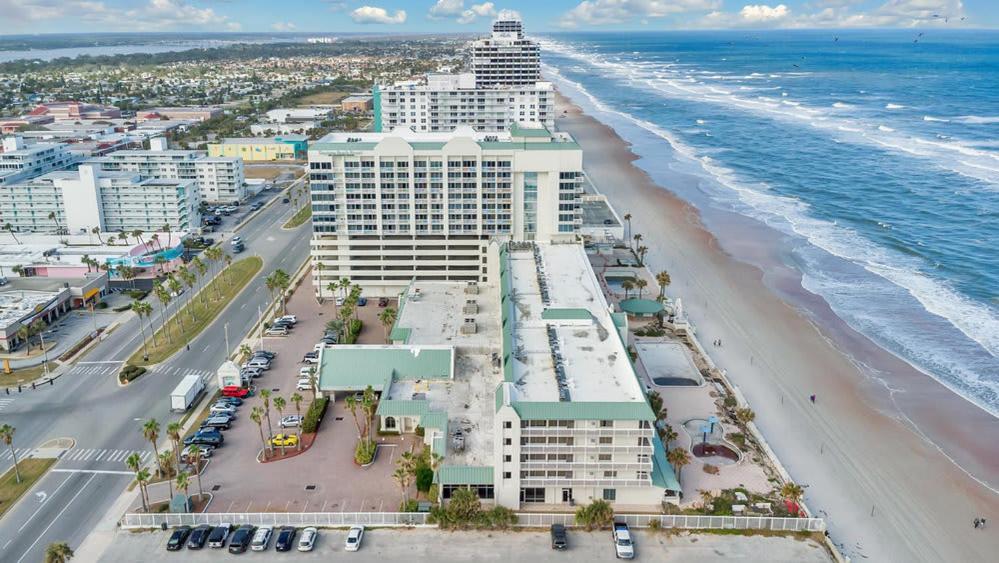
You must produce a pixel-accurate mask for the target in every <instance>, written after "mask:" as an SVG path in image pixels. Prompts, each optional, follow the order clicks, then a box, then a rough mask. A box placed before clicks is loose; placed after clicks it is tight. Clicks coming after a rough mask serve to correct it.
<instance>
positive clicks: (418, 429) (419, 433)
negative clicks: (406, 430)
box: [413, 426, 427, 438]
mask: <svg viewBox="0 0 999 563" xmlns="http://www.w3.org/2000/svg"><path fill="white" fill-rule="evenodd" d="M413 433H414V434H416V435H417V436H419V437H420V438H422V437H424V436H426V435H427V429H426V428H424V427H422V426H417V427H416V430H415V431H414V432H413Z"/></svg>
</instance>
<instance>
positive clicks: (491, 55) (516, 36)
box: [472, 19, 541, 88]
mask: <svg viewBox="0 0 999 563" xmlns="http://www.w3.org/2000/svg"><path fill="white" fill-rule="evenodd" d="M472 72H473V73H474V74H475V85H476V87H477V88H489V87H493V86H500V85H511V86H519V85H529V84H534V83H536V82H539V81H540V80H541V47H539V46H538V44H537V43H535V42H534V41H531V40H530V39H526V38H525V37H524V26H523V23H522V22H521V21H520V20H513V19H507V20H497V21H495V22H493V29H492V34H491V35H490V36H489V37H486V38H483V39H478V40H476V41H473V42H472Z"/></svg>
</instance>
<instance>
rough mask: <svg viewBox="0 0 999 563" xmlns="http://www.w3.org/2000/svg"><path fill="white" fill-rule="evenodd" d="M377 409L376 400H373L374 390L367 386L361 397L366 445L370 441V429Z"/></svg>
mask: <svg viewBox="0 0 999 563" xmlns="http://www.w3.org/2000/svg"><path fill="white" fill-rule="evenodd" d="M377 409H378V400H377V399H376V398H375V390H374V389H372V387H371V386H370V385H368V386H367V387H366V388H365V389H364V394H363V395H361V410H363V411H364V436H365V438H367V440H368V443H369V444H370V443H371V441H372V439H373V438H372V436H371V434H372V432H371V428H372V426H374V424H375V411H376V410H377Z"/></svg>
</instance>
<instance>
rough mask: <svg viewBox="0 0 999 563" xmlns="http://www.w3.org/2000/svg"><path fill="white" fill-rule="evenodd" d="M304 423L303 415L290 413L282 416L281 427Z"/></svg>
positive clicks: (293, 426) (292, 426) (296, 425)
mask: <svg viewBox="0 0 999 563" xmlns="http://www.w3.org/2000/svg"><path fill="white" fill-rule="evenodd" d="M301 425H302V417H301V416H299V415H297V414H289V415H288V416H285V417H282V418H281V428H295V427H298V426H301Z"/></svg>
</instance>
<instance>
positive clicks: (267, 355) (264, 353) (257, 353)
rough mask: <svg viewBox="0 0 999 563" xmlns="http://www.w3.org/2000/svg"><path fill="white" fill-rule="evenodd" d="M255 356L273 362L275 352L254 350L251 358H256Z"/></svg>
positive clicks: (275, 355)
mask: <svg viewBox="0 0 999 563" xmlns="http://www.w3.org/2000/svg"><path fill="white" fill-rule="evenodd" d="M257 356H263V357H264V358H267V359H268V360H273V359H274V358H276V357H277V352H271V351H270V350H254V352H253V357H254V358H256V357H257Z"/></svg>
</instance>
